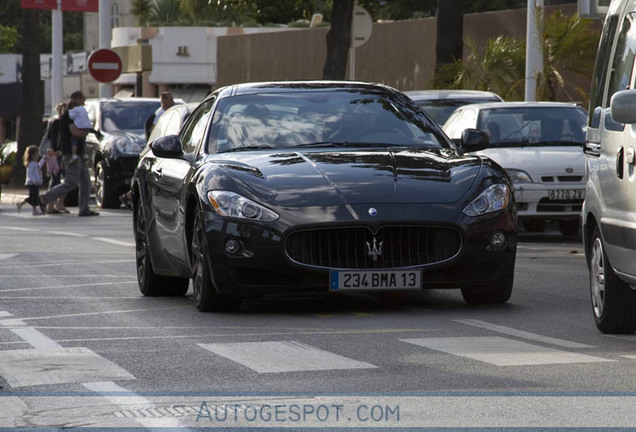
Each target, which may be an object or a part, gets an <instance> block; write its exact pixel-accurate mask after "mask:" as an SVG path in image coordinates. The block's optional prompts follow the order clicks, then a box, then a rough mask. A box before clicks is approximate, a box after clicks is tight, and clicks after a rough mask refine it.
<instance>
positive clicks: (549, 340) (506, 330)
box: [453, 319, 594, 348]
mask: <svg viewBox="0 0 636 432" xmlns="http://www.w3.org/2000/svg"><path fill="white" fill-rule="evenodd" d="M453 321H455V322H458V323H462V324H466V325H469V326H473V327H479V328H483V329H487V330H491V331H494V332H497V333H503V334H507V335H510V336H516V337H518V338H521V339H528V340H532V341H535V342H542V343H545V344H548V345H556V346H560V347H562V348H594V346H592V345H585V344H581V343H578V342H572V341H568V340H563V339H557V338H553V337H548V336H543V335H540V334H536V333H530V332H527V331H523V330H517V329H515V328H512V327H504V326H501V325H498V324H491V323H488V322H485V321H480V320H476V319H464V320H453Z"/></svg>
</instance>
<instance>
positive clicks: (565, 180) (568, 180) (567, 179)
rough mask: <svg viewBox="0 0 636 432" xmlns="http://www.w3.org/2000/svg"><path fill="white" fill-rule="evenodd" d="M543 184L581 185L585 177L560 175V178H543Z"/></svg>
mask: <svg viewBox="0 0 636 432" xmlns="http://www.w3.org/2000/svg"><path fill="white" fill-rule="evenodd" d="M541 181H542V182H543V183H555V182H559V183H581V182H582V181H583V176H581V175H559V176H543V177H541Z"/></svg>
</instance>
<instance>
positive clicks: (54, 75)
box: [51, 0, 64, 115]
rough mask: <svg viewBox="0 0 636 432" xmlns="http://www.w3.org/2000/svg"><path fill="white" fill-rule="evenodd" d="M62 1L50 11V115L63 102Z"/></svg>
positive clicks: (54, 112) (58, 0)
mask: <svg viewBox="0 0 636 432" xmlns="http://www.w3.org/2000/svg"><path fill="white" fill-rule="evenodd" d="M61 3H62V0H57V8H56V9H53V10H52V11H51V21H52V34H51V114H53V115H55V114H57V113H56V111H55V106H56V105H57V104H58V103H60V102H62V100H64V78H63V74H64V72H63V71H62V67H63V66H62V55H63V53H64V38H63V36H62V35H63V24H62V22H63V21H62V5H61Z"/></svg>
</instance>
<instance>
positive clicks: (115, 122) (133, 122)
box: [101, 99, 160, 133]
mask: <svg viewBox="0 0 636 432" xmlns="http://www.w3.org/2000/svg"><path fill="white" fill-rule="evenodd" d="M159 106H160V102H159V100H158V99H157V101H127V102H123V101H117V102H104V103H103V104H102V107H101V108H102V131H104V132H122V131H126V132H135V133H143V132H144V124H145V122H146V120H147V119H148V117H150V115H151V114H152V113H154V112H155V111H156V110H157V108H159Z"/></svg>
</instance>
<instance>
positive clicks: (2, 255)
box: [0, 253, 18, 260]
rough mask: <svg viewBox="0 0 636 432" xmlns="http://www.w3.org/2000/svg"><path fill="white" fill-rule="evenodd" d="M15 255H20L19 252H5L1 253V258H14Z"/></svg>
mask: <svg viewBox="0 0 636 432" xmlns="http://www.w3.org/2000/svg"><path fill="white" fill-rule="evenodd" d="M15 256H18V254H17V253H3V254H0V260H6V259H10V258H13V257H15Z"/></svg>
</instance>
